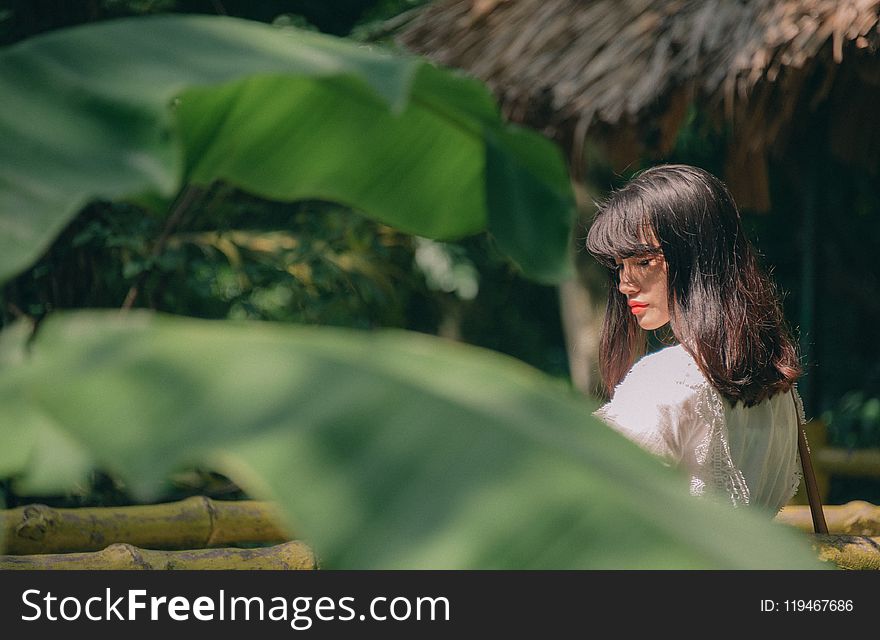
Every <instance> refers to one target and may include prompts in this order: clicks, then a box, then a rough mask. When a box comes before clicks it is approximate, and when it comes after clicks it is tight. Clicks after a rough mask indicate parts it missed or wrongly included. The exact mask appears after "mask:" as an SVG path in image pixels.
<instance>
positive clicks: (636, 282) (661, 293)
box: [615, 254, 669, 331]
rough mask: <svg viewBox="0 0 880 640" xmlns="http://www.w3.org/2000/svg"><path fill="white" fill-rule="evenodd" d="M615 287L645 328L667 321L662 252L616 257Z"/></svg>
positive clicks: (667, 311)
mask: <svg viewBox="0 0 880 640" xmlns="http://www.w3.org/2000/svg"><path fill="white" fill-rule="evenodd" d="M615 263H617V265H618V266H617V278H618V280H617V288H618V290H619V291H620V293H622V294H623V295H625V296H626V298H627V303H628V305H629V310H630V313H632V314H634V315H635V317H636V320H637V322H638V323H639V326H640V327H641V328H642V329H645V330H646V331H650V330H652V329H659V328H660V327H662V326H663V325H665V324H666V323H667V322H669V305H668V301H667V296H666V260H664V259H663V255H662V254H659V255H646V256H641V257H639V256H635V257H632V258H622V259H621V258H617V259H615Z"/></svg>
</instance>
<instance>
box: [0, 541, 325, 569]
mask: <svg viewBox="0 0 880 640" xmlns="http://www.w3.org/2000/svg"><path fill="white" fill-rule="evenodd" d="M10 569H12V570H15V569H19V570H34V569H50V570H120V569H122V570H130V569H163V570H170V569H180V570H205V569H218V570H219V569H223V570H226V569H243V570H253V569H270V570H278V569H299V570H314V569H317V562H316V561H315V555H314V553H313V552H312V550H311V549H310V548H309V547H308V546H306V545H305V544H303V543H302V542H299V541H293V542H285V543H284V544H279V545H276V546H274V547H262V548H259V549H198V550H194V551H154V550H149V549H139V548H138V547H134V546H132V545H130V544H112V545H110V546H109V547H107V548H106V549H104V550H102V551H97V552H94V553H58V554H45V555H27V556H0V570H10Z"/></svg>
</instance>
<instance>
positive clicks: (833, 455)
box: [815, 448, 880, 478]
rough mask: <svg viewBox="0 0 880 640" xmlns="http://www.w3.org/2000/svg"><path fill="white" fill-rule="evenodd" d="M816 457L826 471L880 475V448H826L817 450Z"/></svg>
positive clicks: (817, 462) (838, 473) (846, 474)
mask: <svg viewBox="0 0 880 640" xmlns="http://www.w3.org/2000/svg"><path fill="white" fill-rule="evenodd" d="M815 457H816V464H817V465H819V466H821V467H822V468H823V469H824V470H825V472H826V473H830V474H836V475H845V476H866V477H874V478H876V477H880V449H854V450H849V449H838V448H826V449H820V450H819V451H817V452H816V456H815Z"/></svg>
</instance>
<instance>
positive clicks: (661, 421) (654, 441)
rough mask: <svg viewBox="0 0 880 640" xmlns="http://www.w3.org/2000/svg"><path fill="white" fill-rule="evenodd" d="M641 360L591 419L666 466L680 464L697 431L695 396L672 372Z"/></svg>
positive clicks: (648, 360) (660, 362)
mask: <svg viewBox="0 0 880 640" xmlns="http://www.w3.org/2000/svg"><path fill="white" fill-rule="evenodd" d="M661 364H667V365H668V364H669V363H668V362H665V363H664V362H662V361H658V360H657V359H654V360H653V361H652V360H651V359H645V360H644V361H640V362H639V363H637V364H636V366H635V367H633V369H632V370H631V371H630V372H629V373H628V374H627V376H626V377H625V378H624V379H623V381H622V382H621V383H620V384H619V385H618V386H617V388H616V389H615V391H614V396H613V397H612V399H611V402H608V403H607V404H605V405H603V406H602V407H600V408H599V409H598V410H597V411H595V412H594V414H593V415H595V416H596V417H598V418H599V419H601V420H602V421H603V422H605V423H606V424H607V425H608V426H610V427H612V428H613V429H615V430H616V431H618V432H620V433H621V434H622V435H624V436H626V437H627V438H629V439H630V440H632V441H633V442H635V443H636V444H638V445H639V446H641V447H642V448H643V449H645V450H646V451H648V452H650V453H653V454H654V455H657V456H659V457H660V458H661V459H662V460H663V461H664V462H666V463H667V464H670V465H677V464H678V463H680V462H681V460H682V456H683V455H684V451H685V450H686V448H687V447H689V446H691V441H692V438H693V437H694V436H695V435H696V432H697V431H699V430H700V429H699V425H698V424H696V423H697V421H698V420H699V416H698V413H697V411H696V400H697V397H696V396H697V392H696V391H695V390H694V389H692V388H690V387H688V386H686V385H683V384H680V383H678V382H677V381H676V377H677V376H676V372H674V371H669V370H664V369H666V367H662V366H658V365H661Z"/></svg>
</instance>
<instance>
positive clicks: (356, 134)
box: [0, 15, 573, 281]
mask: <svg viewBox="0 0 880 640" xmlns="http://www.w3.org/2000/svg"><path fill="white" fill-rule="evenodd" d="M0 95H3V100H4V109H3V111H2V113H0V138H2V139H3V145H2V146H0V281H3V280H6V279H8V278H10V277H11V276H13V275H15V274H16V273H19V272H20V271H21V270H22V269H24V268H26V267H27V266H28V265H29V264H31V263H32V262H33V261H34V260H35V259H36V258H37V257H38V256H39V255H40V254H41V253H42V252H43V251H44V250H45V249H46V247H47V246H48V245H49V244H50V243H51V241H52V240H53V238H55V237H56V236H57V234H58V233H59V232H60V230H61V229H62V228H64V227H65V225H67V224H68V223H69V222H70V220H71V219H72V218H73V217H74V216H75V215H76V214H77V212H78V211H79V210H80V209H81V208H82V207H83V206H84V205H85V204H87V203H88V202H90V201H93V200H95V199H105V200H120V199H128V200H133V201H137V202H140V203H152V204H153V206H163V205H164V206H167V204H168V202H169V201H170V200H171V199H172V198H173V196H174V194H175V193H177V192H179V191H180V189H181V188H182V186H183V185H184V184H185V183H186V182H188V181H192V182H195V183H197V184H208V183H210V182H212V181H214V180H218V179H222V180H226V181H228V182H230V183H233V184H235V185H238V186H241V187H244V188H246V189H249V190H251V191H253V192H254V193H256V194H258V195H261V196H266V197H270V198H277V199H281V200H294V199H301V198H321V199H329V200H334V201H337V202H341V203H344V204H347V205H349V206H352V207H355V208H358V209H362V210H363V211H364V212H365V213H366V214H367V215H369V216H371V217H373V218H375V219H377V220H380V221H383V222H386V223H388V224H391V225H394V226H396V227H399V228H400V229H403V230H406V231H409V232H413V233H417V234H419V235H423V236H429V237H434V238H455V237H460V236H463V235H467V234H472V233H475V232H478V231H481V230H483V229H486V228H487V227H488V228H489V229H490V231H491V232H492V233H494V234H495V235H496V236H497V237H498V238H499V241H500V244H501V246H502V247H503V248H505V249H507V250H509V251H510V255H511V257H512V258H513V259H514V260H515V261H516V262H517V263H519V264H520V265H521V266H522V268H523V269H524V270H525V272H526V274H534V275H535V276H536V277H540V278H541V279H545V280H546V279H550V278H553V277H561V276H562V275H563V273H562V271H561V270H560V269H561V268H560V265H561V264H562V258H561V256H563V255H564V253H565V250H566V246H565V243H564V239H563V238H562V235H563V234H562V233H560V230H559V228H558V226H559V224H560V222H565V221H567V222H568V223H570V221H571V220H572V214H573V205H572V202H573V200H572V197H571V193H570V189H569V188H568V186H567V184H565V181H566V174H565V168H564V165H563V163H562V162H561V160H560V153H559V151H558V149H557V148H556V147H554V146H553V145H552V144H551V143H550V142H549V141H547V140H545V139H543V138H541V137H539V136H537V135H534V134H525V133H522V134H517V133H516V131H517V129H516V128H514V127H511V126H508V125H505V124H504V123H503V122H502V121H501V120H500V117H499V116H498V114H497V110H496V108H495V106H494V104H493V102H492V99H491V97H490V94H489V93H488V91H487V90H486V89H485V88H484V87H483V86H482V85H480V84H479V83H478V82H477V81H475V80H472V79H468V78H464V77H460V76H457V75H455V74H453V73H452V72H448V71H442V70H440V69H437V68H436V67H433V66H432V65H431V64H429V63H427V62H426V61H423V60H421V59H418V58H413V57H396V56H391V55H388V54H385V53H380V52H378V51H375V50H372V49H369V48H366V47H363V46H357V45H355V44H353V43H351V42H348V41H344V40H341V39H336V38H332V37H330V36H324V35H320V34H315V33H308V32H304V31H299V30H295V29H279V28H276V27H271V26H267V25H263V24H259V23H253V22H248V21H244V20H238V19H233V18H225V17H216V16H180V15H175V16H167V15H166V16H155V17H150V18H136V19H125V20H116V21H108V22H102V23H97V24H90V25H86V26H81V27H75V28H72V29H66V30H59V31H55V32H51V33H48V34H44V35H40V36H37V37H34V38H32V39H30V40H27V41H25V42H22V43H19V44H16V45H13V46H11V47H9V48H7V49H6V50H4V51H3V52H2V53H0ZM518 136H525V137H527V138H528V144H527V145H522V144H518V143H515V142H513V141H514V140H515V139H517V137H518ZM487 144H489V145H490V149H489V150H488V151H487ZM526 147H527V148H526ZM496 165H498V166H496ZM563 185H564V186H563ZM544 222H546V223H547V224H546V225H545V224H544ZM524 230H525V233H527V234H531V235H530V237H529V239H528V240H526V239H524V237H523V232H524ZM536 247H537V250H536Z"/></svg>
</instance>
